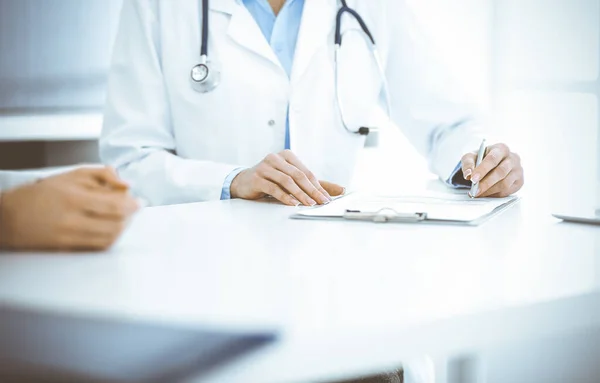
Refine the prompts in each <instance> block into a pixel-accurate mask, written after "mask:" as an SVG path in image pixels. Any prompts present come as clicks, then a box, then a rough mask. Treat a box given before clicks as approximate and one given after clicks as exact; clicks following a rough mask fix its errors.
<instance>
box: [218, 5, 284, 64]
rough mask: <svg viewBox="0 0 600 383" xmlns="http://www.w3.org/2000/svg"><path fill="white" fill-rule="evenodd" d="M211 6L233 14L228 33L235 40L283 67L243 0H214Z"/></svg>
mask: <svg viewBox="0 0 600 383" xmlns="http://www.w3.org/2000/svg"><path fill="white" fill-rule="evenodd" d="M210 8H211V10H212V11H216V12H221V13H226V14H229V15H231V20H230V21H229V28H228V30H227V34H228V36H229V37H231V39H232V40H233V41H235V42H237V43H238V44H240V45H241V46H243V47H244V48H246V49H249V50H251V51H253V52H254V53H256V54H258V55H260V56H262V57H264V58H266V59H267V60H269V61H271V62H272V63H273V64H275V65H277V66H279V67H281V64H280V63H279V60H278V59H277V56H276V55H275V53H274V52H273V49H271V46H270V45H269V43H268V42H267V40H266V39H265V37H264V35H263V33H262V31H261V30H260V28H259V27H258V25H257V24H256V21H255V20H254V18H253V17H252V15H251V14H250V12H249V11H248V10H247V9H246V7H245V6H244V5H243V4H241V2H237V1H235V0H216V1H215V0H213V1H211V2H210Z"/></svg>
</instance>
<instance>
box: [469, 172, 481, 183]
mask: <svg viewBox="0 0 600 383" xmlns="http://www.w3.org/2000/svg"><path fill="white" fill-rule="evenodd" d="M480 179H481V176H480V175H479V174H474V175H473V178H471V181H472V182H473V183H474V184H476V183H477V182H479V180H480Z"/></svg>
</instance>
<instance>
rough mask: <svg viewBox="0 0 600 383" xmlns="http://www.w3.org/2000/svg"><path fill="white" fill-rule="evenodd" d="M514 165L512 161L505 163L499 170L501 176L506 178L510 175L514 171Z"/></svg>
mask: <svg viewBox="0 0 600 383" xmlns="http://www.w3.org/2000/svg"><path fill="white" fill-rule="evenodd" d="M512 168H513V165H512V163H511V162H510V161H504V162H503V163H502V164H501V165H500V166H499V167H498V169H499V170H500V172H501V174H502V175H503V176H504V177H506V176H507V175H508V173H510V171H511V170H512Z"/></svg>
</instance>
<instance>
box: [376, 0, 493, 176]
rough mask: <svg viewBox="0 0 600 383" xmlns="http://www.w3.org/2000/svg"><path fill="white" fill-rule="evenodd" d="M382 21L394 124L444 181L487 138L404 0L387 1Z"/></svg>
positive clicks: (458, 86)
mask: <svg viewBox="0 0 600 383" xmlns="http://www.w3.org/2000/svg"><path fill="white" fill-rule="evenodd" d="M386 5H387V9H386V15H385V17H384V20H385V24H386V28H385V30H386V36H387V38H388V41H387V58H386V57H384V61H385V68H386V75H387V79H388V85H389V88H390V89H389V90H390V99H391V106H392V120H393V122H394V123H395V124H396V125H397V126H398V127H399V128H400V129H401V130H402V132H403V133H404V135H405V136H406V137H407V138H408V139H409V141H410V142H411V143H412V144H413V145H414V146H415V148H416V149H417V150H418V152H419V153H421V155H423V156H425V157H426V158H427V160H428V162H429V168H430V170H431V171H432V172H433V173H435V174H436V175H438V176H439V177H440V178H441V179H442V180H443V181H446V180H447V179H448V178H449V177H450V176H451V175H452V174H453V171H454V170H455V168H456V166H457V164H458V163H460V160H461V158H462V156H463V155H464V154H466V153H468V152H472V151H475V150H477V149H478V148H479V146H480V144H481V140H482V138H483V136H482V132H481V130H480V120H479V119H480V118H481V115H479V113H478V111H477V110H475V109H474V108H473V107H472V106H469V105H467V104H466V103H463V102H462V99H461V97H462V96H461V94H462V93H463V92H462V90H461V86H460V84H459V83H458V82H457V81H456V80H455V79H454V77H453V76H452V74H451V73H450V71H449V68H447V67H446V66H445V65H444V64H443V63H442V62H441V60H439V58H438V57H436V56H435V54H434V52H433V50H432V49H431V47H432V45H431V44H430V43H429V42H428V39H427V38H426V37H425V35H424V34H423V33H422V31H420V30H419V27H418V23H417V21H416V19H415V17H414V14H413V12H412V10H411V9H410V8H409V6H408V5H407V1H406V0H388V1H387V2H386Z"/></svg>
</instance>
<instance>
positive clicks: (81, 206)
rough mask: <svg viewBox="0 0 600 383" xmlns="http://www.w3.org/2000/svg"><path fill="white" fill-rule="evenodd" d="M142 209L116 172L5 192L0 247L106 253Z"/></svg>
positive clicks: (80, 174) (79, 174) (85, 173)
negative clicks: (138, 210)
mask: <svg viewBox="0 0 600 383" xmlns="http://www.w3.org/2000/svg"><path fill="white" fill-rule="evenodd" d="M137 209H138V205H137V203H136V201H135V200H134V199H133V198H132V197H131V196H130V194H129V192H128V186H127V185H126V184H124V183H123V182H122V181H120V180H119V178H118V177H117V175H116V173H115V172H114V171H113V170H112V169H109V168H89V169H87V168H85V169H78V170H75V171H72V172H69V173H65V174H61V175H57V176H54V177H50V178H47V179H44V180H42V181H40V182H37V183H34V184H30V185H26V186H22V187H19V188H16V189H13V190H8V191H5V192H3V193H2V196H1V199H0V247H2V248H9V249H17V250H105V249H107V248H109V247H110V246H111V245H112V244H113V243H114V242H115V241H116V239H117V238H118V237H119V235H120V234H121V232H122V231H123V229H124V227H125V225H126V222H127V219H128V218H129V217H130V216H131V215H132V214H133V213H134V212H135V211H136V210H137Z"/></svg>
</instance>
